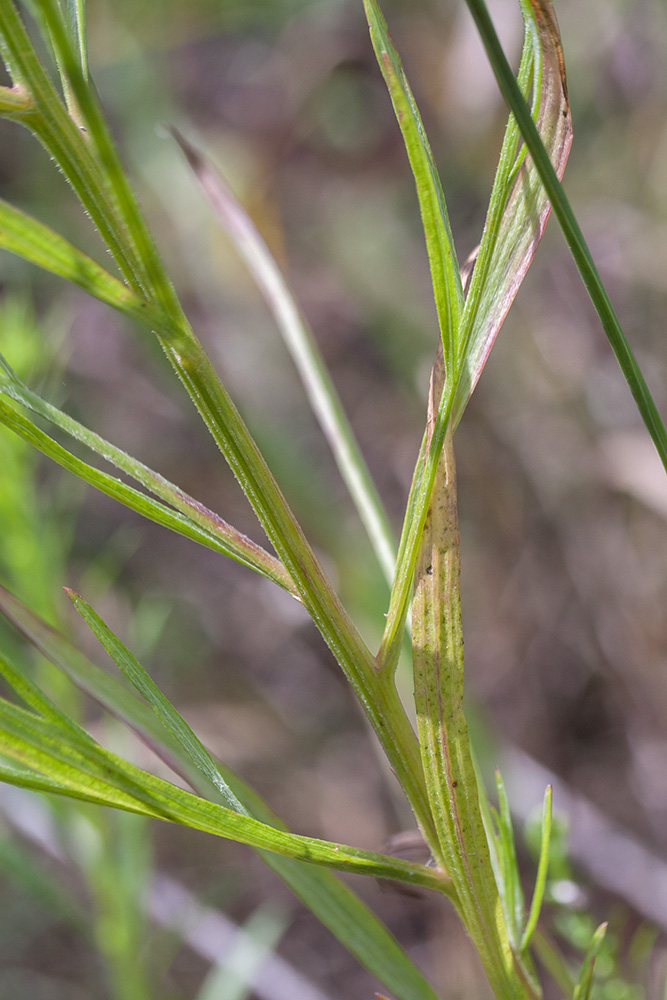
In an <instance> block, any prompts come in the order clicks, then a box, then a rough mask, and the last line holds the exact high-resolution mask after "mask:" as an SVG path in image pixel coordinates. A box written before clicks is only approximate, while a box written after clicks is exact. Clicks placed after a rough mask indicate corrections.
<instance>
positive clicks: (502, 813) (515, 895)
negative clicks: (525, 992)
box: [496, 771, 524, 951]
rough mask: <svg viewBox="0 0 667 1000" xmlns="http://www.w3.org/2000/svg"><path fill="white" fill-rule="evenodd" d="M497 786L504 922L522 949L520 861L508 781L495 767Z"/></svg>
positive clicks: (516, 945)
mask: <svg viewBox="0 0 667 1000" xmlns="http://www.w3.org/2000/svg"><path fill="white" fill-rule="evenodd" d="M496 788H497V790H498V805H499V815H498V830H499V833H500V858H501V871H502V883H501V886H502V888H501V886H499V888H501V893H500V897H501V901H502V904H503V913H504V914H505V923H506V925H507V929H508V932H509V936H510V942H511V944H512V947H513V948H514V949H515V950H519V951H521V949H520V947H519V944H520V940H521V927H522V924H523V906H524V900H523V891H522V889H521V876H520V874H519V864H518V862H517V857H516V845H515V842H514V829H513V827H512V814H511V812H510V805H509V801H508V799H507V792H506V791H505V784H504V782H503V779H502V777H501V774H500V771H496Z"/></svg>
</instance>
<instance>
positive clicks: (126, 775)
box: [0, 699, 449, 892]
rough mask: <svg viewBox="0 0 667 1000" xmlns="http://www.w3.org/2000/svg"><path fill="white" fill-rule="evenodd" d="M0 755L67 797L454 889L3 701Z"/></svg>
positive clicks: (420, 870) (424, 870)
mask: <svg viewBox="0 0 667 1000" xmlns="http://www.w3.org/2000/svg"><path fill="white" fill-rule="evenodd" d="M0 753H2V754H4V755H6V756H7V757H10V758H12V759H15V760H18V761H19V762H20V763H22V764H24V765H26V766H28V767H30V768H33V769H34V770H36V771H38V772H39V773H40V774H43V775H45V776H46V777H47V778H51V779H52V780H53V781H56V782H59V783H60V784H61V786H62V788H63V794H70V793H72V794H74V796H75V797H76V798H84V799H88V800H89V801H94V802H96V803H98V804H99V803H101V802H102V803H104V804H106V805H109V806H112V807H114V808H117V809H125V810H126V811H128V812H137V813H141V814H143V815H146V816H152V817H153V818H155V819H162V820H168V821H171V822H173V823H180V824H182V825H184V826H189V827H192V828H193V829H196V830H201V831H203V832H205V833H211V834H213V835H214V836H218V837H224V838H225V839H228V840H236V841H238V842H239V843H242V844H248V845H249V846H251V847H255V848H260V849H262V850H268V851H274V852H276V853H278V854H283V855H286V856H288V857H292V858H295V859H297V860H299V861H305V862H308V863H309V864H316V865H323V866H325V867H328V868H335V869H338V870H341V871H346V872H356V873H358V874H360V875H371V876H373V877H375V878H393V879H398V880H399V881H405V882H408V883H409V884H413V885H420V886H423V887H425V888H430V889H435V890H437V891H440V892H442V891H445V892H446V891H447V890H448V889H449V883H448V879H446V878H443V876H442V874H441V873H439V872H438V871H437V870H435V869H433V868H428V867H426V866H425V865H419V864H413V863H411V862H409V861H404V860H402V859H401V858H392V857H389V856H388V855H384V854H377V853H375V852H373V851H364V850H361V849H360V848H356V847H347V846H344V845H341V844H335V843H331V842H329V841H324V840H316V839H313V838H311V837H303V836H299V835H297V834H293V833H288V832H286V831H284V830H280V829H277V828H276V827H273V826H269V825H267V824H266V823H262V822H260V821H258V820H256V819H253V818H252V817H250V816H247V815H241V814H239V813H237V812H234V811H232V810H231V809H228V808H226V807H224V806H221V805H218V804H217V803H214V802H208V801H207V800H206V799H202V798H199V797H198V796H196V795H193V794H192V793H191V792H186V791H183V790H182V789H180V788H178V787H177V786H176V785H172V784H171V783H170V782H168V781H164V780H163V779H161V778H156V777H155V776H154V775H152V774H149V773H148V772H147V771H142V770H141V769H140V768H137V767H135V766H134V765H132V764H130V763H128V762H127V761H124V760H123V759H122V758H120V757H118V756H117V755H116V754H113V753H111V752H110V751H108V750H105V749H104V748H103V747H101V746H99V745H98V744H97V743H95V742H94V741H93V740H91V738H90V737H89V736H88V734H82V735H80V734H77V733H76V732H74V731H73V730H72V729H71V728H70V727H67V726H64V725H62V724H61V723H59V722H54V721H52V720H50V719H46V718H43V717H39V716H37V715H35V714H34V713H32V712H26V711H25V710H23V709H21V708H17V707H16V706H14V705H11V704H10V703H9V702H7V701H6V700H4V699H0Z"/></svg>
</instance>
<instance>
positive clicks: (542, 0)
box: [466, 0, 667, 469]
mask: <svg viewBox="0 0 667 1000" xmlns="http://www.w3.org/2000/svg"><path fill="white" fill-rule="evenodd" d="M466 3H467V5H468V8H469V10H470V13H471V14H472V16H473V18H474V20H475V24H476V25H477V29H478V31H479V34H480V37H481V39H482V42H483V44H484V47H485V49H486V52H487V55H488V57H489V62H490V63H491V66H492V68H493V71H494V73H495V75H496V79H497V81H498V86H499V87H500V90H501V92H502V94H503V97H504V98H505V100H506V102H507V104H508V106H509V108H510V109H511V111H512V113H513V114H514V115H515V117H516V120H517V122H518V125H519V128H520V130H521V134H522V136H523V139H524V142H525V143H526V146H527V147H528V151H529V152H530V155H531V157H532V159H533V162H534V164H535V169H536V170H537V172H538V173H539V175H540V180H541V181H542V183H543V185H544V188H545V190H546V192H547V195H548V198H549V201H550V202H551V205H552V208H553V211H554V214H555V215H556V217H557V219H558V222H559V224H560V226H561V229H562V230H563V235H564V236H565V239H566V242H567V244H568V246H569V248H570V252H571V254H572V257H573V259H574V262H575V264H576V265H577V268H578V270H579V273H580V275H581V279H582V281H583V283H584V285H585V287H586V290H587V291H588V294H589V295H590V298H591V301H592V303H593V305H594V307H595V311H596V312H597V314H598V316H599V317H600V322H601V323H602V326H603V329H604V331H605V333H606V335H607V339H608V340H609V343H610V345H611V348H612V350H613V352H614V355H615V356H616V360H617V361H618V364H619V367H620V369H621V371H622V372H623V375H624V377H625V380H626V382H627V383H628V386H629V388H630V391H631V393H632V395H633V398H634V400H635V403H636V404H637V409H638V410H639V413H640V415H641V418H642V420H643V421H644V424H645V425H646V428H647V430H648V432H649V434H650V435H651V438H652V440H653V443H654V445H655V447H656V450H657V452H658V454H659V456H660V459H661V461H662V463H663V465H664V466H665V469H667V430H666V429H665V425H664V423H663V420H662V418H661V416H660V413H659V412H658V409H657V407H656V405H655V402H654V400H653V397H652V396H651V393H650V390H649V388H648V386H647V384H646V380H645V379H644V376H643V375H642V372H641V369H640V368H639V365H638V364H637V360H636V358H635V356H634V354H633V352H632V349H631V347H630V345H629V343H628V341H627V338H626V336H625V334H624V333H623V329H622V327H621V324H620V322H619V320H618V317H617V315H616V312H615V311H614V307H613V306H612V304H611V300H610V298H609V296H608V294H607V291H606V289H605V287H604V285H603V283H602V279H601V278H600V275H599V273H598V270H597V268H596V266H595V263H594V261H593V257H592V255H591V252H590V250H589V248H588V245H587V243H586V240H585V238H584V235H583V233H582V231H581V227H580V226H579V223H578V222H577V220H576V217H575V215H574V212H573V211H572V207H571V205H570V202H569V200H568V198H567V195H566V194H565V191H564V189H563V187H562V185H561V183H560V181H559V179H558V176H557V175H556V171H555V170H554V168H553V166H552V164H551V161H550V160H549V156H548V153H547V151H546V149H545V148H544V145H543V143H542V141H541V139H540V136H539V133H538V131H537V128H536V127H535V123H534V122H533V120H532V117H531V114H530V110H529V108H528V106H527V104H526V102H525V100H524V98H523V95H522V94H521V91H520V90H519V87H518V85H517V83H516V80H515V79H514V76H513V74H512V70H511V69H510V66H509V63H508V61H507V57H506V56H505V53H504V52H503V49H502V46H501V44H500V41H499V39H498V35H497V34H496V30H495V28H494V26H493V22H492V21H491V18H490V16H489V12H488V10H487V7H486V4H485V3H484V0H466ZM530 3H531V6H532V8H533V10H534V12H535V16H536V17H537V19H538V20H539V21H540V23H541V24H543V25H544V26H545V27H546V28H547V30H552V24H553V23H554V17H553V11H552V10H551V5H550V4H549V3H548V0H530Z"/></svg>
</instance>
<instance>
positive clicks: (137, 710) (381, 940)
mask: <svg viewBox="0 0 667 1000" xmlns="http://www.w3.org/2000/svg"><path fill="white" fill-rule="evenodd" d="M0 610H2V612H3V613H4V614H5V615H6V616H7V617H8V618H9V620H10V621H12V622H13V623H14V624H15V625H16V626H17V627H18V628H20V629H21V631H22V632H24V634H25V635H26V636H27V637H28V638H29V639H30V641H31V642H33V643H34V644H35V645H36V646H37V648H38V649H39V650H40V651H41V652H42V653H43V654H44V655H45V656H46V657H47V658H48V659H50V660H51V662H53V663H54V664H55V665H56V666H58V667H60V669H62V670H63V671H64V672H65V673H66V674H67V675H68V676H70V677H71V678H72V679H73V680H74V681H75V682H76V683H78V684H79V686H80V687H81V688H82V689H83V690H85V691H87V692H88V693H90V694H92V696H93V697H95V698H96V699H97V700H98V701H99V702H100V704H102V705H104V706H105V707H106V708H107V709H108V710H109V711H111V712H113V714H114V715H116V716H117V717H118V718H120V719H123V720H124V721H126V722H127V723H129V724H130V725H131V726H132V727H133V728H134V729H135V730H136V731H137V732H138V733H139V734H140V735H143V737H144V738H145V739H146V740H147V742H148V743H149V744H150V745H151V746H152V747H153V748H154V749H155V750H156V751H157V752H158V753H159V754H160V756H163V757H164V759H165V760H166V761H167V763H169V764H170V765H171V766H172V767H174V766H175V769H176V771H177V772H178V773H181V774H184V775H186V777H187V779H188V780H189V781H190V783H191V784H192V786H193V787H195V788H196V789H197V790H198V791H199V792H200V793H201V794H204V795H206V796H210V797H215V796H216V794H218V793H217V789H216V787H215V786H214V785H211V784H210V782H208V781H207V780H206V779H205V778H204V776H203V775H202V774H201V772H199V771H197V770H196V769H194V768H193V767H192V765H191V764H190V762H189V760H188V758H186V757H185V755H184V754H183V753H182V750H181V748H180V747H179V746H178V745H176V744H174V742H173V740H171V741H170V737H169V733H168V732H167V731H166V729H165V727H164V726H163V725H162V723H160V721H159V720H158V719H157V718H156V716H155V714H154V713H153V712H152V711H151V710H150V709H149V708H148V707H147V706H146V705H145V704H144V703H143V702H142V701H140V700H139V699H138V698H136V696H134V695H133V694H132V693H131V692H128V690H127V688H126V687H125V686H124V685H123V684H121V683H120V682H119V681H117V680H116V679H115V678H113V677H109V676H108V675H107V674H105V673H104V672H103V671H102V670H100V668H99V667H97V666H95V665H94V664H92V663H91V662H90V661H88V660H87V659H86V658H85V657H84V656H82V654H81V653H79V651H78V650H77V649H75V648H74V647H73V646H72V645H71V644H70V643H69V642H68V640H67V639H65V638H64V636H62V635H60V634H59V633H58V632H56V631H55V630H54V629H51V628H50V627H49V626H47V625H45V623H44V622H42V621H41V620H40V619H39V618H37V617H36V616H35V615H34V614H33V613H32V612H31V611H29V610H28V609H27V608H26V607H25V606H24V605H22V604H21V602H20V601H17V599H16V598H14V597H13V596H12V595H10V594H8V593H7V592H6V591H3V590H2V589H1V588H0ZM174 761H175V762H176V764H174ZM188 765H189V766H188ZM220 771H221V773H222V774H223V776H224V778H225V780H226V782H227V784H228V785H230V786H231V787H232V789H233V791H234V794H235V795H236V796H237V797H238V798H239V799H240V800H241V801H242V802H243V803H244V805H245V806H246V807H247V808H248V809H249V810H250V812H251V814H252V815H253V816H255V817H256V818H257V819H260V820H262V822H264V823H267V824H270V825H271V826H275V827H278V828H281V829H283V830H287V827H286V826H285V824H284V823H283V822H282V821H281V820H280V819H279V818H278V817H277V816H276V815H275V813H273V811H272V810H270V809H269V808H268V806H267V805H266V803H264V802H263V800H262V799H261V798H260V797H259V796H258V795H257V794H256V793H255V792H254V791H253V790H252V789H251V788H250V787H249V786H248V785H246V784H245V783H244V782H242V781H241V780H240V779H239V778H238V776H237V775H235V774H234V773H233V772H232V771H230V769H229V768H226V767H224V766H222V765H220ZM0 778H3V779H4V780H7V781H9V782H10V783H13V784H18V785H21V786H23V787H26V788H34V789H36V790H40V791H52V792H59V793H61V794H62V793H63V791H64V787H63V786H62V785H61V784H59V783H58V782H53V781H52V779H47V778H45V777H43V776H40V775H36V774H35V773H34V772H31V771H27V770H26V769H21V770H19V769H16V768H13V769H5V771H3V770H2V768H0ZM68 794H70V795H73V794H74V792H73V791H72V790H71V789H70V790H69V791H68ZM260 854H261V857H262V859H263V860H264V861H265V862H266V863H267V864H268V865H269V867H270V868H272V869H273V870H274V871H275V872H276V873H277V874H278V875H279V876H280V877H281V878H282V879H283V880H284V881H285V882H286V884H287V885H288V886H289V887H290V888H291V889H292V891H293V892H294V893H295V894H296V895H297V896H298V897H299V898H300V899H301V900H302V901H303V902H304V903H305V904H306V906H308V907H309V908H310V909H311V910H312V912H313V913H314V914H315V916H316V917H318V919H319V920H321V921H322V923H323V924H324V925H325V926H326V927H328V928H329V930H330V931H331V933H332V934H334V936H335V937H337V938H338V939H339V940H340V941H341V942H342V944H343V945H344V946H345V947H346V948H348V949H349V951H350V952H351V953H352V954H353V955H355V956H356V957H357V959H358V960H359V961H360V962H361V963H362V965H364V966H365V967H366V968H367V969H369V971H370V972H372V973H373V974H374V975H375V976H377V978H378V979H379V980H380V981H381V982H384V983H385V984H386V985H387V986H388V987H389V988H390V989H391V990H392V992H393V993H395V994H396V996H397V997H399V998H401V1000H435V994H434V993H433V991H432V989H431V987H430V986H429V984H428V983H427V982H426V980H425V979H424V977H423V975H422V974H421V973H420V972H419V970H418V969H417V968H416V966H415V965H414V964H413V963H412V962H411V961H410V959H409V958H408V957H407V956H406V955H405V953H404V952H403V950H402V949H401V947H400V946H399V945H398V943H397V942H396V940H395V939H394V938H393V937H392V935H391V934H390V933H389V931H388V930H387V929H386V927H384V925H383V924H382V923H381V922H380V921H379V920H378V918H377V917H376V916H375V915H374V914H373V913H371V911H370V910H369V909H368V907H367V906H366V905H365V904H364V903H363V902H362V901H361V900H360V899H359V897H358V896H356V895H355V894H354V893H353V892H352V891H351V890H350V889H349V888H348V887H347V886H346V885H344V884H343V883H342V882H340V881H339V880H338V879H337V878H336V876H335V875H334V874H333V873H332V872H331V871H327V870H326V869H324V868H317V867H314V866H312V865H304V864H303V863H301V862H300V861H295V860H293V859H292V858H289V857H283V856H281V855H278V854H271V853H269V852H265V851H261V852H260Z"/></svg>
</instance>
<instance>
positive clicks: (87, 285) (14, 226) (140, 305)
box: [0, 200, 169, 329]
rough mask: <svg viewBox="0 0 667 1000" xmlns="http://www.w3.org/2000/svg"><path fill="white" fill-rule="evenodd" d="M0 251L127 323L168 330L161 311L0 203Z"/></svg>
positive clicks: (57, 237) (54, 235)
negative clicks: (100, 304) (75, 287)
mask: <svg viewBox="0 0 667 1000" xmlns="http://www.w3.org/2000/svg"><path fill="white" fill-rule="evenodd" d="M0 247H2V248H3V249H5V250H8V251H9V252H10V253H13V254H17V256H19V257H23V259H24V260H27V261H29V262H30V263H31V264H35V265H36V266H37V267H41V268H43V269H44V270H45V271H49V272H50V273H51V274H55V275H57V276H58V277H59V278H65V279H66V280H67V281H72V282H73V283H74V284H75V285H78V286H79V287H80V288H83V289H84V291H86V292H89V293H90V294H91V295H94V296H95V298H97V299H100V300H101V301H102V302H106V303H107V305H110V306H113V308H114V309H118V310H119V312H122V313H124V314H125V315H126V316H129V317H130V318H131V319H134V320H138V321H139V322H140V323H142V324H147V325H149V326H153V327H158V328H159V329H166V328H168V327H169V321H168V319H167V318H166V316H165V314H164V313H163V312H162V311H161V310H159V309H157V308H156V307H155V306H153V305H151V304H150V303H149V302H148V301H146V300H145V299H144V298H142V297H141V296H140V295H138V294H137V292H134V291H132V289H131V288H128V286H127V285H124V284H123V282H122V281H119V279H118V278H114V277H113V275H111V274H109V272H108V271H105V270H104V268H103V267H101V266H100V265H99V264H97V263H96V262H95V261H94V260H93V259H92V258H91V257H88V256H87V255H86V254H84V253H82V251H81V250H78V249H77V248H76V247H75V246H73V245H72V244H71V243H70V242H69V241H68V240H66V239H65V238H64V237H63V236H60V235H59V234H58V233H56V232H54V231H53V230H52V229H49V227H48V226H45V225H43V223H41V222H38V221H37V219H33V218H32V216H30V215H26V213H25V212H22V211H20V209H18V208H15V207H14V206H13V205H9V204H8V203H7V202H6V201H2V200H0Z"/></svg>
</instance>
